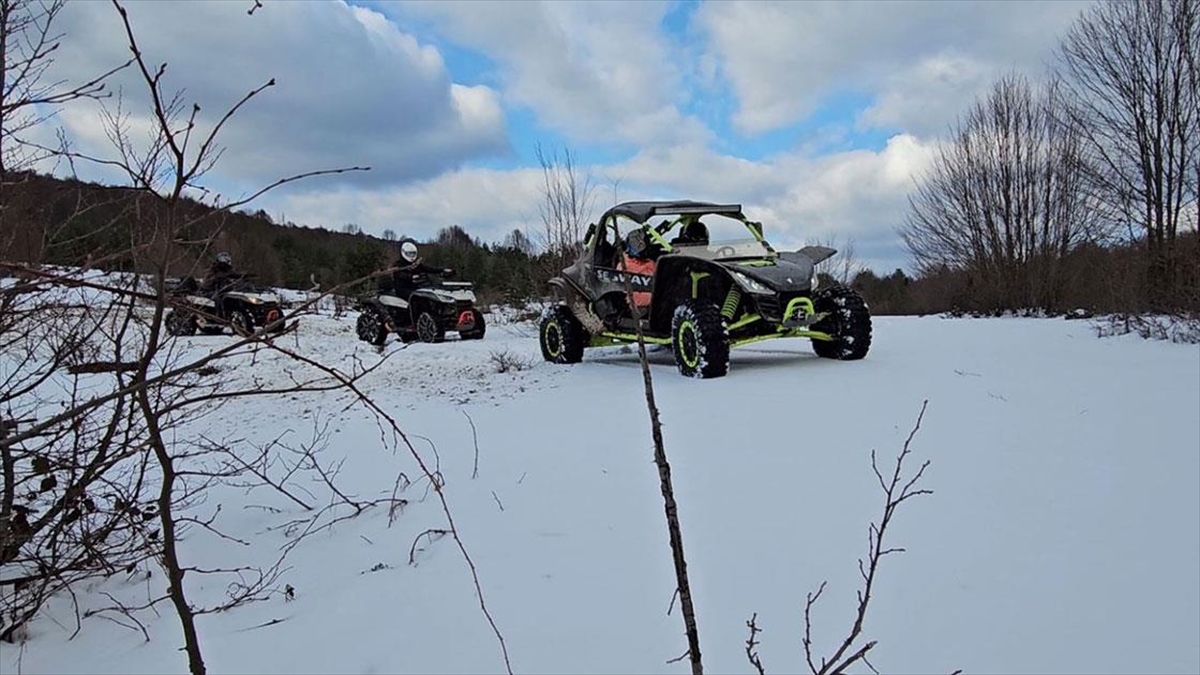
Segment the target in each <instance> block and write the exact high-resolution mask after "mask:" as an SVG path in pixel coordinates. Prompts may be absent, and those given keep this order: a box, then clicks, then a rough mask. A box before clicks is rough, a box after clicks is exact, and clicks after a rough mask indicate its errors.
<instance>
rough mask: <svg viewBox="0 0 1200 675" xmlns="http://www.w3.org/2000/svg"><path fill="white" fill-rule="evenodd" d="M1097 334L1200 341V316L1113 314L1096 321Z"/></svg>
mask: <svg viewBox="0 0 1200 675" xmlns="http://www.w3.org/2000/svg"><path fill="white" fill-rule="evenodd" d="M1092 328H1093V329H1094V330H1095V331H1096V335H1097V337H1112V336H1114V335H1130V334H1134V335H1138V336H1141V337H1143V338H1145V339H1148V340H1163V341H1166V342H1175V343H1179V344H1200V317H1196V316H1191V315H1188V314H1110V315H1108V316H1104V317H1100V318H1098V319H1095V320H1093V321H1092Z"/></svg>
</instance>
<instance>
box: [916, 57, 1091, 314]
mask: <svg viewBox="0 0 1200 675" xmlns="http://www.w3.org/2000/svg"><path fill="white" fill-rule="evenodd" d="M1061 106H1062V101H1061V97H1060V95H1059V93H1058V88H1057V87H1056V86H1055V85H1054V84H1049V85H1046V86H1043V87H1037V86H1035V85H1033V84H1031V83H1030V82H1029V81H1028V80H1027V79H1026V78H1024V77H1022V76H1018V75H1010V76H1008V77H1005V78H1003V79H1001V80H1000V81H999V82H997V83H996V84H995V86H994V87H993V88H992V91H991V92H990V93H989V94H988V95H987V96H986V97H985V98H983V99H981V100H978V101H976V103H975V105H974V106H973V107H972V108H971V109H970V111H968V113H967V114H966V116H965V117H964V118H962V119H961V120H960V121H959V122H958V123H957V124H956V126H955V127H954V129H953V136H952V138H951V140H950V141H949V142H948V143H947V144H945V145H944V146H943V147H942V148H941V149H940V150H939V153H938V161H937V162H936V163H935V165H934V167H933V168H932V169H931V170H930V171H929V173H927V174H926V175H925V176H923V177H922V178H921V179H920V181H919V183H918V185H917V188H916V191H915V193H914V194H913V195H911V196H910V198H909V207H910V208H909V212H908V214H907V217H906V219H905V224H904V226H903V228H902V229H901V235H902V236H903V238H904V241H905V243H906V244H907V245H908V249H909V252H910V253H911V254H912V256H913V257H914V259H915V260H916V262H917V267H918V269H919V270H920V271H921V272H922V273H925V272H931V271H934V270H942V269H947V268H949V269H959V270H965V271H967V272H968V273H969V274H970V275H971V277H972V279H973V281H974V285H973V289H974V293H975V300H976V301H977V302H978V303H980V304H982V305H985V306H986V307H987V308H1004V309H1015V308H1027V307H1042V308H1051V307H1053V306H1054V304H1055V303H1056V302H1057V300H1058V297H1059V294H1060V292H1061V289H1062V285H1063V278H1062V273H1061V272H1062V261H1063V258H1064V257H1065V256H1066V255H1067V254H1068V253H1070V252H1071V251H1072V250H1073V249H1074V248H1075V247H1077V246H1079V245H1080V244H1081V243H1083V242H1085V241H1088V240H1090V239H1092V238H1094V237H1096V236H1097V234H1098V220H1099V217H1098V215H1097V213H1096V209H1095V203H1094V200H1092V199H1091V198H1090V196H1089V194H1088V192H1087V191H1086V190H1085V182H1084V178H1085V168H1084V164H1083V158H1082V156H1081V155H1082V149H1081V141H1080V138H1079V136H1078V135H1077V133H1076V132H1075V130H1074V129H1073V128H1072V127H1070V126H1069V125H1065V124H1061V123H1060V122H1059V118H1060V117H1061V114H1060V109H1061Z"/></svg>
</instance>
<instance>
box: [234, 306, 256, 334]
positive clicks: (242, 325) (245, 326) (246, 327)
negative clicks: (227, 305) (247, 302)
mask: <svg viewBox="0 0 1200 675" xmlns="http://www.w3.org/2000/svg"><path fill="white" fill-rule="evenodd" d="M229 325H230V326H231V327H232V328H233V332H234V334H235V335H240V336H242V337H246V336H248V335H252V334H253V333H254V319H253V318H251V317H250V314H249V312H247V311H246V310H244V309H235V310H233V314H230V315H229Z"/></svg>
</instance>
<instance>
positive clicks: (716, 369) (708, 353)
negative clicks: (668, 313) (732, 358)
mask: <svg viewBox="0 0 1200 675" xmlns="http://www.w3.org/2000/svg"><path fill="white" fill-rule="evenodd" d="M671 347H672V349H674V350H675V364H676V365H677V366H679V372H680V373H681V374H683V375H686V376H688V377H699V378H709V377H721V376H723V375H725V374H726V373H728V372H729V330H728V329H727V328H726V327H725V321H724V319H722V318H721V310H720V309H719V308H718V307H717V306H716V305H712V304H707V303H700V302H696V301H694V300H688V301H686V302H684V303H683V304H681V305H679V306H678V307H676V308H675V315H674V316H673V317H671Z"/></svg>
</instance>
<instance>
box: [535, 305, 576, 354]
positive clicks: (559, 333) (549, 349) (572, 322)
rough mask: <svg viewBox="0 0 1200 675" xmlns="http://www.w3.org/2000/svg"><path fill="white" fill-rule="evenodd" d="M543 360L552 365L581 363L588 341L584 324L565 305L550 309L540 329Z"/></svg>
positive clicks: (543, 318) (544, 316)
mask: <svg viewBox="0 0 1200 675" xmlns="http://www.w3.org/2000/svg"><path fill="white" fill-rule="evenodd" d="M538 336H539V340H540V341H541V344H542V358H543V359H545V360H547V361H549V362H551V363H579V362H580V361H582V360H583V343H584V342H585V340H586V337H585V335H584V330H583V324H581V323H579V319H576V318H575V315H574V314H572V313H571V310H570V309H568V308H566V307H564V306H563V305H557V306H555V307H552V308H550V309H549V310H548V311H547V312H546V314H545V315H543V316H542V325H541V326H540V327H539V328H538Z"/></svg>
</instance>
